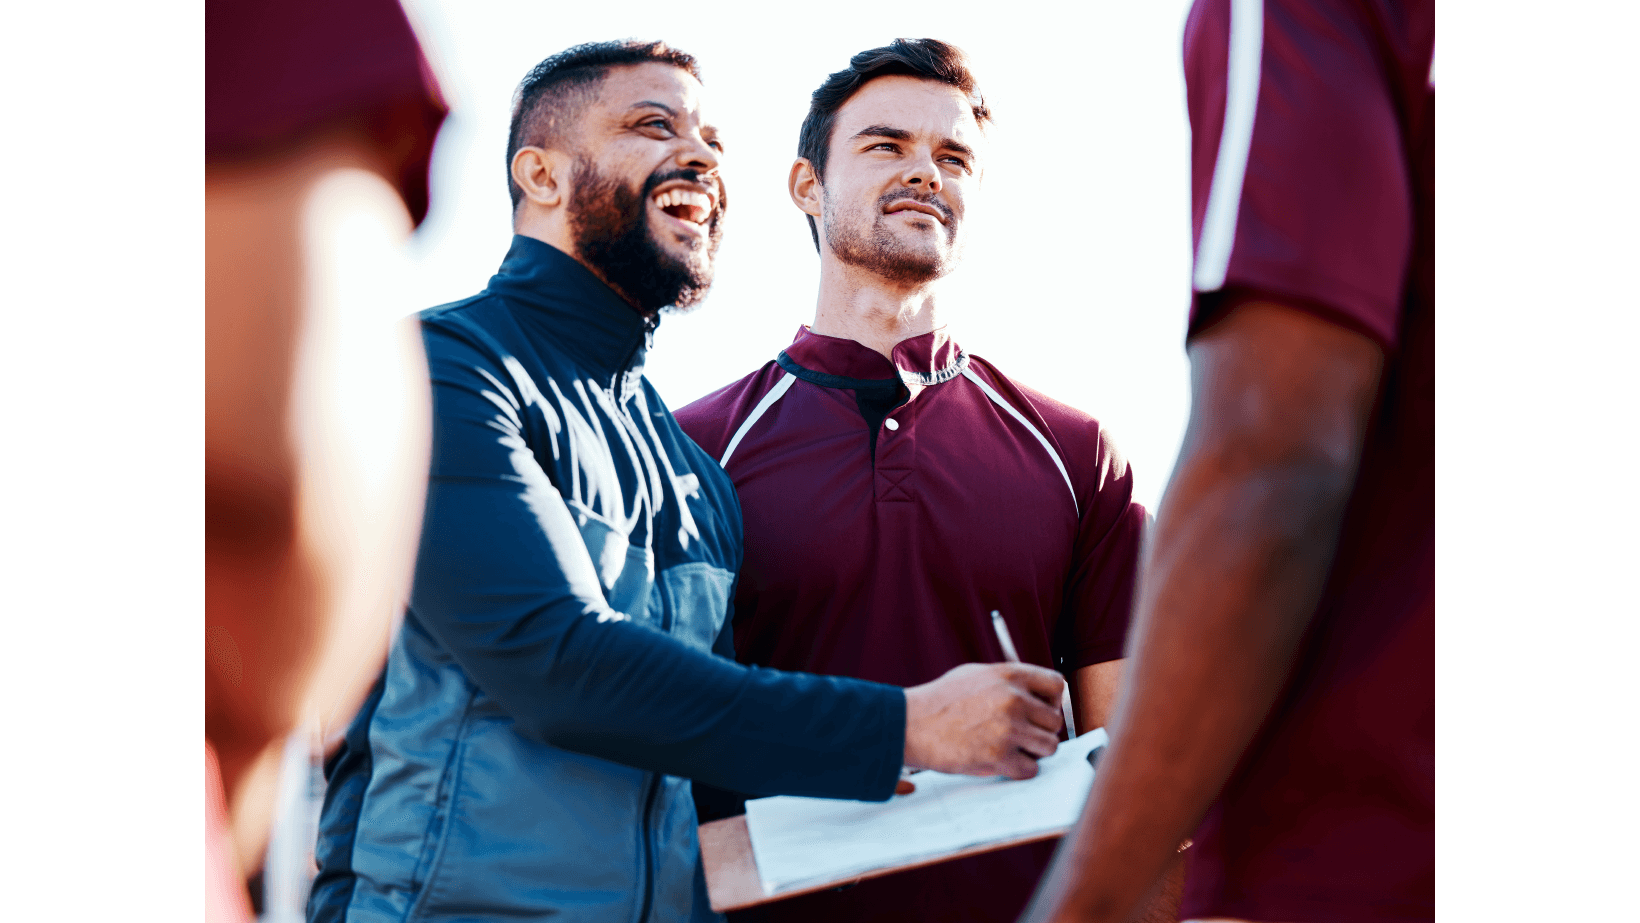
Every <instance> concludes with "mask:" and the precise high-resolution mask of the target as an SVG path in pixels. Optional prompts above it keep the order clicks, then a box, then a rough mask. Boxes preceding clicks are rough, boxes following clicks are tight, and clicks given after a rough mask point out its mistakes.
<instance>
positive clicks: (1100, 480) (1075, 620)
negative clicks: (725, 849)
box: [677, 328, 1145, 923]
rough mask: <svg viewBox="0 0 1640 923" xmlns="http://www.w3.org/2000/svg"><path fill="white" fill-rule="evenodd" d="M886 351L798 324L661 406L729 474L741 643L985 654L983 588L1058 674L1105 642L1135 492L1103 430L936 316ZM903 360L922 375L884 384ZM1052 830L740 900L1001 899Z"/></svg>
mask: <svg viewBox="0 0 1640 923" xmlns="http://www.w3.org/2000/svg"><path fill="white" fill-rule="evenodd" d="M893 355H894V361H893V362H890V361H889V360H888V359H886V358H884V357H883V356H882V355H881V354H879V353H877V352H876V351H874V350H872V349H870V348H868V347H865V346H862V345H861V344H859V343H856V342H854V341H853V340H847V339H839V338H836V337H829V336H823V335H820V334H816V333H812V332H810V331H808V330H807V328H803V329H800V330H799V331H798V334H797V337H796V339H795V340H794V341H793V342H792V344H791V345H790V346H788V347H787V348H786V350H785V352H783V353H781V354H780V356H779V358H778V359H776V360H775V361H771V362H769V363H767V364H766V365H764V366H763V368H761V369H759V370H758V371H756V372H754V373H753V374H751V375H749V376H747V377H745V378H743V379H741V380H740V381H737V382H735V383H734V384H732V385H729V386H728V387H726V388H723V389H722V390H720V391H716V392H714V393H712V394H710V395H707V396H706V397H704V398H702V399H701V400H699V401H696V402H695V403H693V404H691V405H689V406H688V407H685V408H683V409H682V410H679V411H678V412H677V419H678V422H679V423H680V424H681V425H682V426H683V429H684V431H685V432H687V433H688V434H689V435H690V436H692V437H693V438H694V439H695V441H696V442H698V443H700V445H701V447H702V448H704V449H705V450H706V451H707V452H708V453H710V454H711V455H712V456H713V457H715V458H719V459H723V460H724V467H725V468H726V470H727V471H728V473H729V476H730V477H731V478H732V479H733V480H734V482H735V487H736V489H737V491H738V492H739V495H740V502H741V508H742V511H743V515H744V518H745V524H746V539H745V543H746V546H745V559H744V563H743V564H742V566H741V571H740V582H739V584H738V587H737V590H736V593H735V599H734V605H735V609H734V616H735V651H736V656H737V658H738V659H739V660H740V661H741V662H743V663H749V664H759V665H763V666H771V667H777V668H779V669H782V670H802V671H807V672H812V673H823V674H832V675H843V676H856V677H862V678H865V679H871V680H877V681H879V682H885V683H893V684H895V685H900V686H912V685H917V684H919V683H925V682H928V681H929V680H932V679H935V678H937V677H938V676H940V675H941V674H943V673H944V672H945V671H947V670H949V669H951V668H952V667H955V666H957V665H959V664H962V663H969V662H975V661H980V662H995V661H1000V660H1003V659H1004V657H1003V654H1002V649H1001V647H1000V644H999V642H998V641H997V637H996V633H995V631H994V630H993V628H992V626H991V619H990V613H991V611H992V610H993V609H994V610H998V611H1000V612H1001V613H1002V614H1003V616H1004V617H1005V618H1006V619H1007V622H1008V627H1009V631H1010V633H1011V635H1012V637H1013V642H1014V645H1015V646H1016V647H1017V648H1018V651H1019V656H1020V657H1021V658H1022V659H1023V660H1025V661H1028V662H1030V663H1035V664H1040V665H1043V666H1050V667H1055V668H1058V669H1060V670H1061V671H1063V672H1065V673H1067V674H1069V673H1070V672H1072V671H1074V670H1076V669H1077V668H1080V667H1084V666H1088V665H1090V664H1096V663H1101V662H1104V661H1108V660H1114V659H1117V658H1120V657H1121V656H1122V647H1123V644H1124V642H1125V640H1126V635H1127V625H1128V616H1129V610H1130V608H1131V604H1132V598H1133V583H1134V573H1135V569H1136V567H1137V559H1138V551H1139V544H1140V539H1141V535H1142V533H1143V529H1144V523H1145V511H1144V508H1143V507H1142V506H1140V505H1139V504H1137V503H1134V502H1133V500H1132V475H1131V474H1130V472H1129V470H1128V466H1127V463H1126V461H1125V460H1124V459H1123V458H1122V456H1121V455H1120V454H1119V453H1118V452H1117V451H1116V449H1115V447H1114V446H1113V445H1112V443H1111V441H1110V438H1109V436H1108V434H1107V433H1105V431H1104V430H1103V429H1102V428H1101V427H1100V425H1099V423H1098V421H1096V420H1094V419H1093V418H1092V417H1089V416H1088V415H1087V414H1084V413H1082V412H1080V411H1078V410H1075V409H1073V408H1070V407H1067V406H1065V405H1064V404H1061V403H1059V402H1057V401H1054V400H1053V399H1052V398H1049V397H1046V396H1045V395H1042V394H1041V393H1039V392H1036V391H1033V390H1031V389H1029V388H1026V387H1023V386H1021V385H1019V384H1016V383H1015V382H1012V381H1010V380H1009V379H1007V378H1005V377H1004V376H1003V375H1002V373H1001V372H999V371H997V370H996V369H995V368H994V367H993V366H991V365H990V363H988V362H986V361H985V360H983V359H981V358H979V357H977V356H972V355H969V354H966V353H964V352H963V351H962V349H961V348H960V347H959V346H958V345H957V343H956V342H955V341H953V340H950V339H948V338H946V336H945V333H944V331H943V330H939V331H935V332H933V333H928V334H924V335H922V336H919V337H914V338H912V339H909V340H906V341H904V342H902V343H900V344H899V345H898V346H896V347H895V348H894V351H893ZM902 379H903V380H905V381H907V382H915V383H918V384H922V385H924V386H925V387H924V388H923V390H922V391H921V392H920V393H919V394H918V395H917V396H916V397H915V398H913V399H912V400H910V401H909V402H908V403H904V404H898V402H899V401H900V400H902V399H903V394H904V392H905V389H904V387H903V386H902V385H901V381H902ZM896 404H898V406H896ZM1053 848H1054V844H1053V843H1045V844H1035V845H1032V846H1026V847H1019V848H1015V849H1011V850H1005V851H1001V852H997V853H992V854H990V855H987V856H979V857H975V858H971V859H966V860H959V861H957V862H951V863H946V864H943V865H937V866H931V867H929V868H925V869H920V870H917V871H913V872H906V873H901V874H898V875H893V876H888V877H885V878H881V879H875V880H872V881H866V882H862V883H860V884H859V885H856V886H854V887H852V888H848V889H845V890H841V891H830V892H823V893H820V894H816V895H811V896H809V897H802V898H794V899H792V900H787V901H782V902H779V903H777V904H773V905H769V906H768V907H767V908H762V909H760V910H757V911H750V912H747V914H746V915H745V918H759V919H776V920H782V921H793V920H816V921H819V920H826V921H834V920H870V919H882V920H907V919H938V920H983V921H998V923H1002V921H1012V920H1013V919H1014V918H1015V917H1016V916H1017V915H1018V914H1019V912H1020V911H1021V910H1022V909H1023V907H1024V905H1025V902H1026V900H1027V898H1029V896H1030V893H1031V889H1032V888H1033V887H1034V886H1035V884H1036V881H1037V879H1038V878H1039V877H1040V875H1041V873H1042V871H1043V869H1044V868H1046V866H1047V861H1048V859H1049V857H1050V856H1051V855H1052V852H1053Z"/></svg>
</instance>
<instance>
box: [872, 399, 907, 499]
mask: <svg viewBox="0 0 1640 923" xmlns="http://www.w3.org/2000/svg"><path fill="white" fill-rule="evenodd" d="M899 429H900V421H899V420H896V419H894V418H893V417H892V416H890V417H888V418H887V419H885V420H883V424H882V429H881V430H880V431H879V432H878V436H877V465H876V469H877V470H876V478H875V480H876V482H877V483H876V487H877V490H876V494H877V501H878V502H879V503H908V502H910V501H911V500H912V498H913V497H914V496H915V494H914V490H913V486H912V483H911V480H912V477H911V474H912V469H913V467H915V456H916V449H915V447H913V446H912V445H911V439H910V436H909V435H908V434H902V435H898V436H895V433H897V432H898V431H899ZM891 436H892V437H894V438H890V437H891Z"/></svg>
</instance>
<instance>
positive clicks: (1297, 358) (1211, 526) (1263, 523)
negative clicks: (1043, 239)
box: [1025, 301, 1383, 923]
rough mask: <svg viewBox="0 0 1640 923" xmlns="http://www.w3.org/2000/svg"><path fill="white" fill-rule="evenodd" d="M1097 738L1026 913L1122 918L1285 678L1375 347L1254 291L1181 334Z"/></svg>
mask: <svg viewBox="0 0 1640 923" xmlns="http://www.w3.org/2000/svg"><path fill="white" fill-rule="evenodd" d="M1190 358H1191V378H1192V411H1191V417H1190V424H1189V429H1188V431H1187V432H1186V434H1185V440H1184V445H1183V447H1182V449H1181V450H1180V455H1179V461H1178V465H1177V467H1176V468H1175V470H1174V472H1173V477H1172V481H1171V482H1170V484H1169V485H1168V490H1167V495H1166V497H1165V498H1164V500H1163V503H1162V509H1161V514H1160V516H1159V517H1158V520H1157V523H1156V529H1155V537H1154V540H1153V542H1152V543H1151V544H1150V546H1149V548H1148V549H1147V551H1146V560H1145V565H1144V568H1143V570H1142V579H1141V586H1140V591H1139V601H1138V606H1137V609H1136V612H1135V624H1134V635H1133V638H1132V642H1131V646H1130V652H1131V656H1130V657H1129V662H1128V665H1127V669H1126V676H1125V677H1124V679H1123V692H1122V696H1121V699H1120V702H1119V704H1118V707H1117V713H1116V715H1115V717H1114V719H1113V721H1112V722H1111V724H1112V727H1111V737H1112V744H1111V748H1110V752H1109V753H1108V754H1107V755H1106V756H1105V757H1104V758H1103V759H1102V760H1101V761H1100V765H1099V774H1098V775H1097V776H1096V777H1095V781H1094V786H1093V790H1092V791H1091V792H1090V793H1089V796H1088V804H1087V807H1086V808H1085V809H1084V811H1083V813H1082V817H1081V819H1080V820H1079V821H1078V823H1077V825H1076V827H1075V828H1073V830H1072V831H1071V833H1070V834H1069V835H1068V836H1067V837H1066V839H1065V841H1064V843H1063V845H1062V846H1061V848H1060V850H1059V852H1058V853H1057V854H1056V855H1055V857H1054V863H1053V865H1052V867H1051V868H1050V869H1049V872H1048V875H1047V876H1046V877H1045V878H1044V880H1043V883H1042V885H1041V886H1040V887H1039V889H1038V891H1037V894H1036V897H1035V898H1034V899H1033V901H1032V903H1031V906H1030V907H1029V908H1028V909H1027V911H1026V914H1025V919H1027V920H1032V921H1037V920H1097V921H1111V923H1118V921H1125V920H1127V919H1129V916H1130V914H1132V913H1133V911H1134V909H1135V908H1136V907H1137V906H1138V905H1139V903H1140V902H1141V900H1143V899H1144V898H1145V896H1146V894H1147V893H1149V892H1150V891H1151V889H1152V887H1153V886H1154V885H1155V884H1156V882H1157V879H1158V877H1159V876H1160V875H1161V874H1162V872H1163V871H1164V869H1165V868H1166V867H1167V865H1168V863H1169V861H1170V860H1171V859H1172V858H1173V856H1174V855H1175V852H1176V850H1177V848H1178V845H1179V843H1180V841H1181V840H1183V839H1185V838H1186V837H1188V836H1190V835H1191V832H1192V830H1193V829H1194V827H1195V825H1196V823H1197V822H1198V820H1199V819H1200V817H1201V815H1202V814H1203V812H1204V811H1205V810H1206V809H1207V807H1208V805H1209V804H1210V803H1211V801H1212V799H1213V798H1214V797H1215V796H1216V795H1217V793H1218V791H1219V789H1220V787H1221V786H1222V785H1223V783H1224V782H1225V780H1226V779H1227V778H1228V777H1229V775H1230V773H1231V771H1232V770H1233V769H1234V767H1235V765H1236V763H1237V761H1238V760H1239V759H1240V758H1241V755H1242V752H1243V750H1244V749H1245V748H1246V746H1247V744H1248V743H1249V741H1251V740H1252V737H1253V735H1254V733H1255V732H1256V731H1257V729H1258V727H1259V725H1260V724H1261V722H1262V721H1263V720H1264V717H1265V714H1266V713H1267V712H1268V710H1269V708H1270V706H1271V704H1272V702H1273V701H1274V700H1275V698H1276V695H1277V694H1278V693H1279V692H1280V690H1281V688H1282V686H1283V685H1284V684H1285V682H1286V680H1287V676H1288V673H1289V671H1290V669H1291V667H1292V663H1293V658H1294V655H1295V652H1296V650H1297V647H1298V644H1299V641H1300V639H1301V637H1302V636H1303V633H1304V630H1305V627H1306V626H1307V625H1308V623H1309V619H1310V616H1311V614H1312V611H1313V609H1314V606H1315V604H1316V601H1317V600H1318V599H1319V597H1320V594H1321V591H1322V587H1323V584H1324V582H1325V580H1326V576H1327V572H1328V568H1329V566H1330V564H1331V561H1332V557H1333V552H1334V550H1335V548H1336V546H1337V542H1338V536H1339V530H1340V527H1341V524H1342V520H1343V514H1344V510H1345V507H1346V505H1347V503H1348V501H1349V497H1350V494H1351V491H1352V489H1353V487H1354V484H1355V474H1356V469H1357V466H1358V465H1359V462H1360V457H1361V447H1362V443H1363V440H1364V436H1365V431H1366V426H1367V420H1368V416H1369V414H1370V412H1371V410H1372V407H1373V404H1374V401H1375V398H1376V395H1377V391H1378V382H1379V377H1380V372H1381V369H1382V365H1383V354H1382V351H1381V350H1380V348H1379V347H1378V345H1377V344H1376V343H1374V342H1373V341H1372V340H1370V339H1368V338H1366V337H1365V336H1362V335H1360V334H1357V333H1354V332H1352V331H1349V330H1346V329H1344V328H1342V327H1340V326H1337V325H1335V324H1332V323H1329V322H1326V321H1323V320H1320V319H1318V318H1316V317H1313V316H1311V315H1309V314H1307V313H1304V312H1302V311H1299V310H1296V309H1294V308H1291V307H1287V306H1283V305H1280V304H1275V303H1271V302H1267V301H1249V302H1244V303H1242V304H1240V305H1239V306H1237V307H1234V308H1232V309H1231V310H1230V311H1229V312H1228V313H1227V314H1226V315H1225V316H1224V317H1223V318H1222V319H1221V320H1220V321H1219V322H1218V323H1216V324H1215V325H1213V326H1211V327H1209V328H1207V329H1205V330H1203V331H1202V332H1201V333H1200V334H1198V335H1197V336H1196V337H1195V338H1194V340H1193V341H1192V343H1191V348H1190Z"/></svg>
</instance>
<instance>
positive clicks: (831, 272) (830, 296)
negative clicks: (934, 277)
mask: <svg viewBox="0 0 1640 923" xmlns="http://www.w3.org/2000/svg"><path fill="white" fill-rule="evenodd" d="M826 257H827V258H825V259H823V260H822V263H821V267H820V298H819V301H818V303H817V304H816V306H815V311H814V323H813V324H812V325H811V326H810V328H809V329H811V330H813V331H814V332H815V333H819V334H824V335H826V336H831V337H839V338H842V339H846V340H853V341H855V342H856V343H859V344H860V345H861V346H865V347H867V348H869V349H873V350H875V351H877V352H879V353H881V354H882V355H883V356H884V357H885V358H888V359H892V358H893V355H892V354H893V352H894V347H895V346H896V345H898V344H899V343H900V342H901V341H902V340H909V339H911V338H912V337H916V336H922V335H923V334H925V333H927V332H929V331H930V330H934V329H935V328H937V327H938V326H939V308H938V306H937V305H936V303H935V295H934V283H933V281H928V282H920V283H901V282H894V281H890V280H887V279H884V278H882V277H881V276H878V275H874V274H872V273H869V272H866V271H864V270H862V269H859V268H858V267H855V266H850V265H847V264H844V263H842V262H840V261H839V260H837V259H835V258H833V257H831V255H830V254H826Z"/></svg>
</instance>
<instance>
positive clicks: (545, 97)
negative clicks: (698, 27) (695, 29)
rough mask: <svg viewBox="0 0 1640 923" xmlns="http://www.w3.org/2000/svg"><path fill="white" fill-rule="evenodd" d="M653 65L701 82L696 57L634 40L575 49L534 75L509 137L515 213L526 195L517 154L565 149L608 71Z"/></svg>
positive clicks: (523, 88) (520, 94)
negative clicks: (515, 167)
mask: <svg viewBox="0 0 1640 923" xmlns="http://www.w3.org/2000/svg"><path fill="white" fill-rule="evenodd" d="M649 63H657V64H670V65H672V66H673V67H677V68H681V69H683V70H686V71H688V72H689V73H690V74H691V75H692V76H693V77H694V78H695V79H696V80H700V79H701V78H700V66H699V65H698V64H696V62H695V58H694V56H693V55H691V54H688V53H687V52H683V51H679V50H678V49H676V48H673V47H671V46H670V45H667V44H666V43H665V42H659V41H657V42H640V41H637V40H636V39H620V40H616V41H610V42H587V43H585V44H582V45H576V46H574V47H573V48H566V49H564V50H563V51H560V52H558V53H557V54H555V55H553V56H552V57H550V58H547V59H546V60H545V61H542V62H541V63H540V64H537V65H535V67H533V68H531V69H530V72H529V73H528V74H526V75H525V76H524V79H523V81H522V82H520V83H519V84H518V90H517V91H516V92H514V93H513V105H512V126H511V128H510V129H509V130H508V132H507V192H508V193H509V194H511V196H512V204H513V208H514V209H515V210H516V209H517V208H518V203H519V202H521V201H523V199H524V190H522V189H520V188H519V187H518V184H517V183H516V182H513V178H512V161H513V157H514V156H515V155H516V154H517V153H518V149H519V148H521V147H543V148H544V147H552V146H554V145H563V144H564V138H565V136H566V134H568V133H569V131H570V130H571V129H572V128H573V127H574V125H575V123H576V121H577V120H578V119H579V118H580V115H581V111H582V110H583V109H585V108H586V105H587V104H588V103H590V102H592V100H593V99H595V98H596V94H597V91H598V87H599V85H601V84H602V83H603V82H604V78H605V77H606V76H608V75H609V71H610V68H613V67H624V66H627V65H631V64H649Z"/></svg>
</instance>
